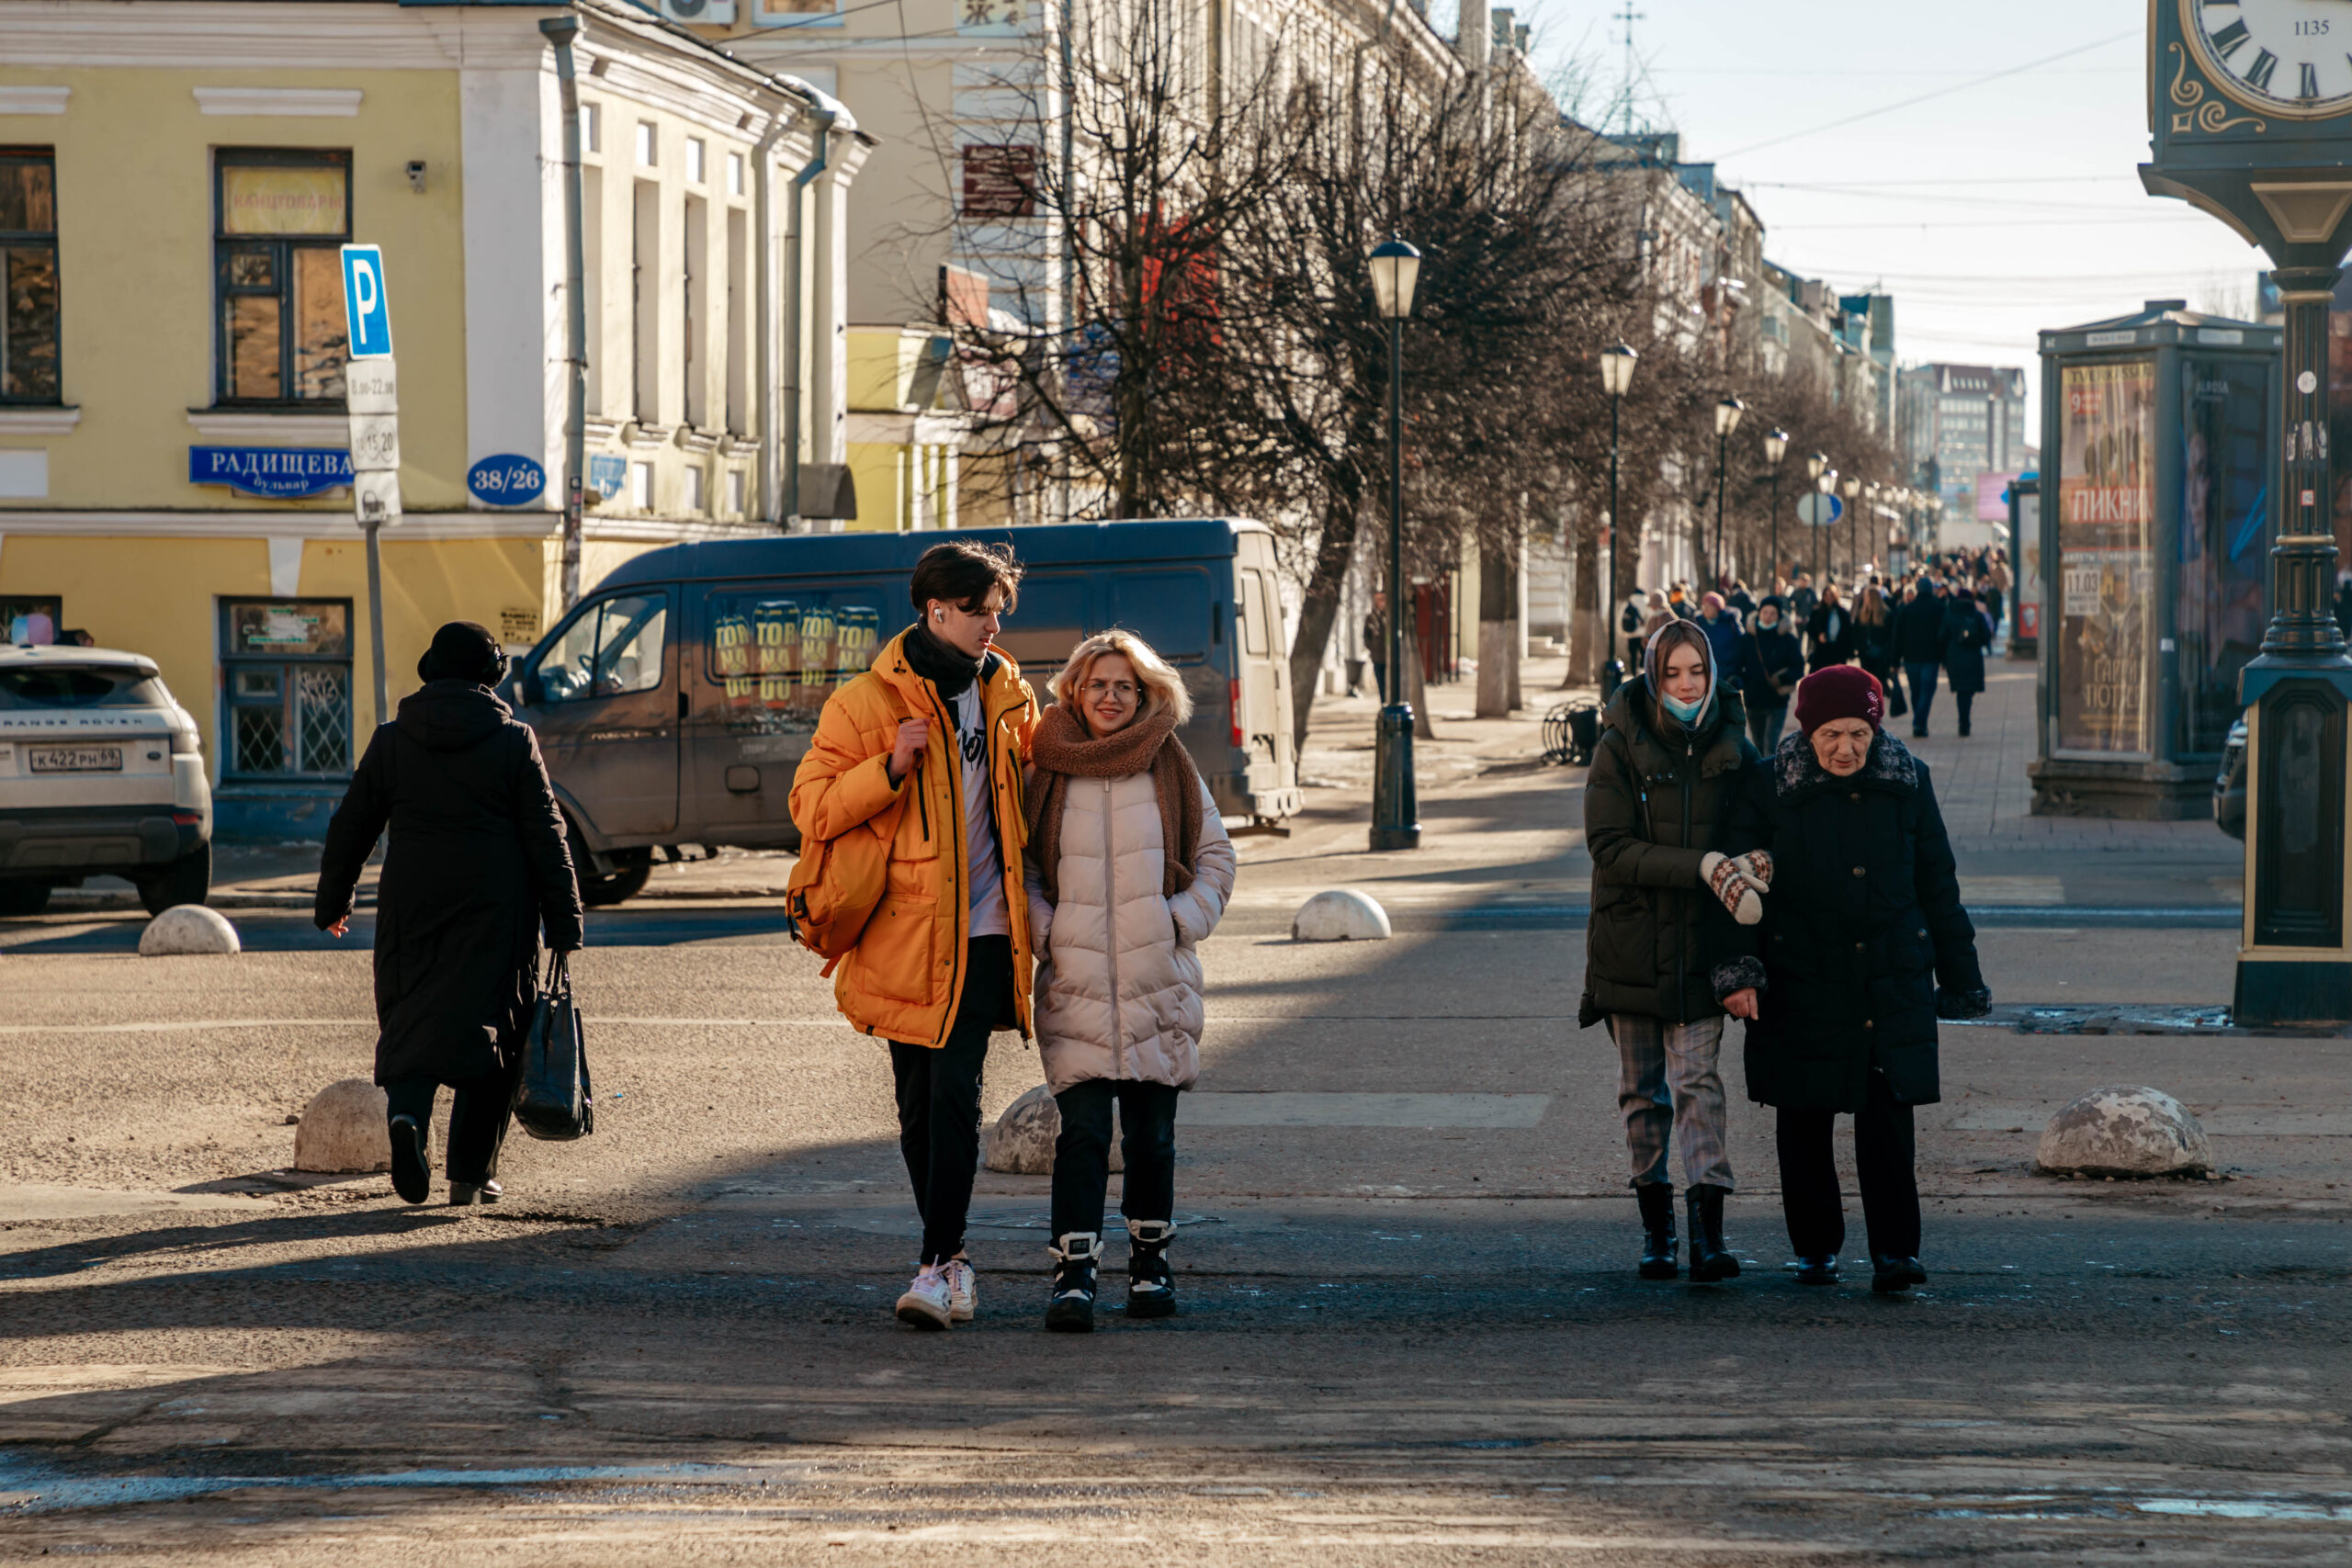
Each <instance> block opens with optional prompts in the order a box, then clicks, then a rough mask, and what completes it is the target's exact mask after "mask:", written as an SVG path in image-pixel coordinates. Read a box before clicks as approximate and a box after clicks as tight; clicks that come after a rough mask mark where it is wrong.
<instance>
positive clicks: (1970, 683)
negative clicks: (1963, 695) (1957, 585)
mask: <svg viewBox="0 0 2352 1568" xmlns="http://www.w3.org/2000/svg"><path fill="white" fill-rule="evenodd" d="M1992 645H1993V628H1992V627H1991V626H1986V625H1985V616H1984V614H1983V612H1981V611H1980V610H1978V609H1977V608H1976V606H1975V605H1973V604H1962V603H1954V604H1953V605H1952V607H1951V610H1950V611H1949V612H1947V613H1946V614H1945V615H1944V673H1945V674H1946V675H1948V676H1950V677H1951V689H1952V690H1953V691H1955V692H1981V691H1983V690H1984V689H1985V649H1987V648H1990V647H1991V646H1992Z"/></svg>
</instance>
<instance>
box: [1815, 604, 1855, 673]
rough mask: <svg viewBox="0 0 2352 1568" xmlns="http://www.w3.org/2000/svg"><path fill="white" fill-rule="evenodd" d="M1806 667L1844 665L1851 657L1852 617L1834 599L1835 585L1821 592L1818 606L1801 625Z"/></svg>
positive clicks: (1821, 668) (1852, 639) (1849, 612)
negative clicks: (1804, 644)
mask: <svg viewBox="0 0 2352 1568" xmlns="http://www.w3.org/2000/svg"><path fill="white" fill-rule="evenodd" d="M1804 636H1805V643H1806V663H1807V665H1808V666H1809V667H1811V668H1812V669H1815V670H1826V669H1828V668H1829V667H1830V666H1831V665H1833V664H1845V663H1849V662H1850V661H1851V660H1853V657H1854V613H1853V612H1852V611H1851V610H1849V609H1848V608H1847V607H1846V604H1845V602H1844V601H1843V600H1842V599H1841V598H1839V597H1838V585H1837V584H1836V583H1834V582H1833V583H1831V584H1830V585H1829V586H1828V587H1826V588H1824V589H1823V590H1822V591H1821V603H1819V604H1815V606H1814V607H1813V615H1811V616H1810V617H1809V618H1808V619H1807V620H1806V621H1805V625H1804Z"/></svg>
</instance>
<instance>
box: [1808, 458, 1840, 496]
mask: <svg viewBox="0 0 2352 1568" xmlns="http://www.w3.org/2000/svg"><path fill="white" fill-rule="evenodd" d="M1819 456H1820V455H1819V454H1818V453H1815V457H1819ZM1813 484H1814V488H1815V490H1818V491H1821V493H1822V494H1824V495H1835V494H1837V493H1838V470H1837V469H1835V468H1821V469H1819V470H1817V471H1816V472H1815V474H1814V476H1813Z"/></svg>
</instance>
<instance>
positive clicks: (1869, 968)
mask: <svg viewBox="0 0 2352 1568" xmlns="http://www.w3.org/2000/svg"><path fill="white" fill-rule="evenodd" d="M1885 715H1886V696H1885V693H1884V691H1883V688H1882V687H1881V686H1880V684H1879V682H1878V679H1877V677H1875V676H1873V675H1871V673H1870V672H1869V671H1866V670H1862V669H1860V668H1859V667H1857V666H1850V665H1849V666H1844V667H1841V668H1838V669H1832V670H1823V671H1816V672H1815V673H1814V674H1812V675H1808V676H1806V677H1805V680H1804V684H1802V685H1800V686H1799V687H1798V688H1797V700H1796V719H1797V725H1798V728H1799V730H1800V731H1801V733H1799V734H1796V735H1792V736H1790V737H1789V738H1788V739H1786V740H1784V741H1782V742H1781V749H1780V750H1779V751H1778V752H1777V753H1776V754H1775V755H1773V756H1772V757H1771V758H1770V759H1768V760H1767V761H1766V762H1765V764H1764V766H1762V767H1761V768H1758V770H1756V772H1755V773H1754V774H1753V775H1752V776H1751V778H1750V780H1749V781H1748V785H1747V790H1746V792H1745V793H1744V794H1743V795H1742V796H1741V799H1740V803H1739V805H1738V807H1736V809H1735V811H1734V813H1733V818H1732V830H1731V842H1732V843H1733V844H1734V845H1736V847H1737V848H1738V849H1740V850H1741V851H1743V852H1761V853H1764V854H1767V855H1769V856H1770V860H1771V875H1770V896H1769V897H1766V898H1765V899H1764V919H1763V923H1762V926H1761V928H1760V931H1761V935H1762V938H1763V941H1762V944H1761V952H1762V956H1763V960H1764V971H1765V983H1764V986H1763V987H1762V996H1761V998H1760V1003H1759V1006H1758V1009H1757V1017H1756V1021H1754V1022H1752V1023H1750V1024H1749V1025H1748V1026H1747V1093H1748V1098H1750V1099H1751V1100H1756V1101H1758V1103H1759V1104H1764V1105H1770V1106H1773V1107H1775V1108H1777V1111H1778V1112H1779V1126H1778V1129H1777V1141H1778V1144H1779V1148H1780V1156H1781V1205H1782V1207H1783V1209H1784V1210H1785V1212H1786V1213H1787V1217H1788V1223H1789V1242H1790V1245H1791V1246H1792V1247H1794V1248H1795V1250H1796V1254H1797V1262H1798V1270H1797V1279H1798V1280H1799V1281H1800V1282H1801V1283H1804V1284H1811V1285H1825V1284H1829V1283H1832V1282H1834V1281H1835V1280H1837V1278H1838V1249H1839V1248H1840V1247H1843V1246H1844V1245H1845V1241H1846V1216H1845V1213H1844V1209H1843V1207H1842V1205H1841V1204H1840V1202H1839V1200H1838V1168H1837V1163H1836V1159H1835V1157H1834V1156H1833V1154H1832V1152H1831V1146H1830V1135H1831V1133H1832V1130H1833V1129H1834V1126H1835V1124H1836V1119H1837V1117H1838V1113H1839V1112H1841V1111H1842V1112H1846V1113H1848V1114H1849V1115H1851V1116H1852V1117H1853V1118H1854V1158H1855V1164H1856V1166H1857V1168H1858V1174H1859V1175H1860V1179H1861V1188H1862V1217H1863V1220H1864V1222H1865V1223H1866V1224H1867V1225H1868V1226H1869V1232H1870V1250H1871V1264H1872V1275H1871V1288H1872V1289H1874V1290H1877V1291H1882V1292H1898V1291H1906V1290H1909V1289H1910V1288H1911V1287H1912V1286H1913V1285H1916V1284H1919V1283H1922V1282H1924V1281H1925V1280H1926V1279H1927V1277H1928V1276H1927V1274H1926V1273H1925V1271H1924V1270H1922V1269H1920V1267H1919V1189H1918V1184H1917V1180H1916V1179H1915V1178H1914V1174H1913V1160H1914V1151H1913V1145H1912V1126H1911V1108H1912V1107H1913V1106H1915V1105H1932V1104H1934V1103H1935V1102H1936V1101H1937V1100H1939V1099H1940V1098H1941V1093H1940V1089H1939V1083H1938V1080H1937V1061H1936V1021H1937V1020H1938V1019H1943V1018H1977V1017H1982V1016H1983V1015H1984V1014H1985V1012H1986V1011H1988V1010H1990V1009H1991V1007H1992V1000H1993V998H1992V993H1991V992H1990V991H1989V990H1987V989H1986V988H1985V977H1984V975H1983V973H1982V972H1981V971H1980V969H1979V968H1978V966H1977V962H1976V931H1975V928H1974V927H1973V925H1971V924H1970V922H1969V919H1968V914H1967V912H1966V911H1965V910H1963V909H1962V908H1961V907H1960V878H1959V874H1958V872H1957V869H1956V867H1955V865H1954V863H1953V860H1952V852H1951V840H1950V839H1949V838H1948V837H1946V835H1945V832H1944V821H1943V815H1942V813H1941V812H1939V810H1938V809H1937V808H1936V792H1935V786H1934V784H1933V783H1932V782H1931V781H1930V780H1929V778H1928V765H1927V764H1926V763H1925V762H1922V761H1919V760H1918V759H1917V757H1915V756H1913V755H1912V754H1911V752H1910V751H1909V750H1908V749H1906V748H1905V746H1904V744H1903V742H1901V741H1900V740H1897V739H1895V738H1894V737H1893V736H1892V735H1888V734H1886V733H1884V732H1883V730H1882V729H1881V728H1880V722H1881V721H1882V720H1883V718H1884V717H1885Z"/></svg>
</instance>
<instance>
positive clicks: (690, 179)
mask: <svg viewBox="0 0 2352 1568" xmlns="http://www.w3.org/2000/svg"><path fill="white" fill-rule="evenodd" d="M708 155H709V154H708V151H707V149H706V148H705V147H704V146H703V143H702V138H701V137H699V136H689V137H687V138H686V183H687V184H688V185H696V186H698V185H700V184H702V183H703V179H704V160H705V159H706V158H707V156H708Z"/></svg>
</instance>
